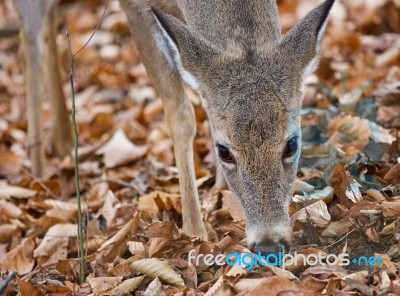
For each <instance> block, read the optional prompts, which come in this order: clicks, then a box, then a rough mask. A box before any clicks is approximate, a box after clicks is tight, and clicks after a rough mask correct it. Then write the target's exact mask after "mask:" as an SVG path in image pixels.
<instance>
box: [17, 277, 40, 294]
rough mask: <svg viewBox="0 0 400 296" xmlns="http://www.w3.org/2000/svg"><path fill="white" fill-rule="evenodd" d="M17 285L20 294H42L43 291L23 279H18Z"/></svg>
mask: <svg viewBox="0 0 400 296" xmlns="http://www.w3.org/2000/svg"><path fill="white" fill-rule="evenodd" d="M18 287H19V292H20V294H21V296H43V293H42V292H41V291H40V289H39V288H38V287H35V286H32V285H31V284H30V283H28V282H26V281H24V280H19V281H18Z"/></svg>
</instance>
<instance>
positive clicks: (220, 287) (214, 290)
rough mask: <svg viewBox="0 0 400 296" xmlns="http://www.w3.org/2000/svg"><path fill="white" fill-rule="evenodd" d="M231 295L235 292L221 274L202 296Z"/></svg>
mask: <svg viewBox="0 0 400 296" xmlns="http://www.w3.org/2000/svg"><path fill="white" fill-rule="evenodd" d="M231 295H232V296H233V295H235V293H234V292H233V291H232V289H231V288H230V287H229V285H228V283H227V281H226V280H225V279H224V277H223V276H220V277H219V279H218V281H217V282H216V283H215V284H214V285H213V286H212V287H211V288H210V289H209V290H208V291H207V293H206V294H205V295H204V296H231Z"/></svg>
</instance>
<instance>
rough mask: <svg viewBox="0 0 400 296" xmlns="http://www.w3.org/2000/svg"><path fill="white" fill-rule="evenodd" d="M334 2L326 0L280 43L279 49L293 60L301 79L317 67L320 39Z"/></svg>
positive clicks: (333, 0)
mask: <svg viewBox="0 0 400 296" xmlns="http://www.w3.org/2000/svg"><path fill="white" fill-rule="evenodd" d="M334 2H335V0H326V1H325V2H324V3H322V4H321V5H320V6H318V7H317V8H315V9H314V10H312V11H311V12H310V13H309V14H308V15H306V16H305V17H304V18H303V19H302V20H301V21H300V22H299V23H298V24H297V25H296V26H295V27H293V28H292V29H291V30H290V31H289V32H288V33H287V34H286V36H284V37H283V39H282V41H281V43H280V48H281V49H282V50H283V52H285V53H287V54H288V55H287V56H288V57H291V58H292V59H293V62H294V65H296V66H297V67H298V69H299V70H300V71H302V73H303V77H306V76H307V75H309V74H311V73H312V72H313V71H314V70H315V68H316V67H317V65H318V60H319V52H320V48H321V43H322V37H323V34H324V31H325V28H326V25H327V23H328V15H329V11H330V10H331V8H332V5H333V3H334Z"/></svg>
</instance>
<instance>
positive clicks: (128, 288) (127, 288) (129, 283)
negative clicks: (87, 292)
mask: <svg viewBox="0 0 400 296" xmlns="http://www.w3.org/2000/svg"><path fill="white" fill-rule="evenodd" d="M143 279H144V276H138V277H134V278H131V279H127V280H124V281H123V282H122V283H120V284H119V285H118V286H116V287H115V288H113V289H112V290H111V291H110V292H105V293H104V294H103V295H112V296H123V295H127V294H130V293H131V292H133V291H135V289H136V288H137V287H139V285H140V284H141V283H142V281H143Z"/></svg>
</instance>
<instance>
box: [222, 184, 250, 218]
mask: <svg viewBox="0 0 400 296" xmlns="http://www.w3.org/2000/svg"><path fill="white" fill-rule="evenodd" d="M221 193H222V208H226V209H228V211H229V213H230V214H231V217H232V218H233V221H234V222H236V221H242V220H244V219H245V216H244V212H243V209H242V206H241V205H240V202H239V201H238V199H237V198H236V197H235V196H234V195H233V194H232V193H231V192H230V191H228V190H223V191H221Z"/></svg>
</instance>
